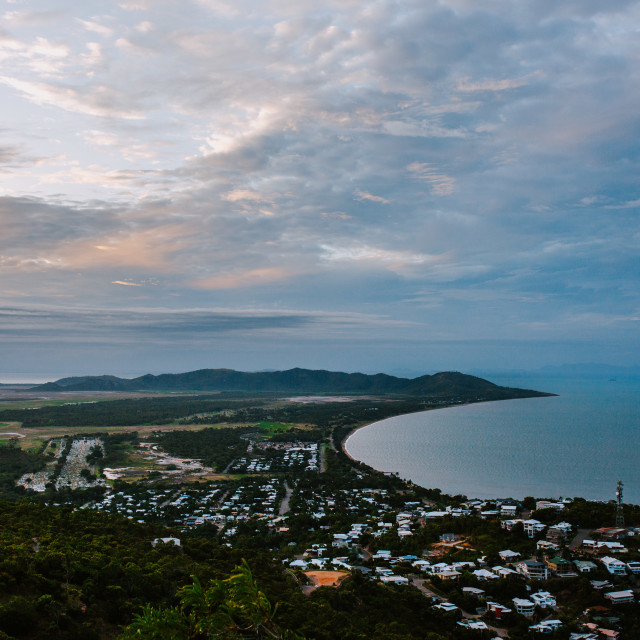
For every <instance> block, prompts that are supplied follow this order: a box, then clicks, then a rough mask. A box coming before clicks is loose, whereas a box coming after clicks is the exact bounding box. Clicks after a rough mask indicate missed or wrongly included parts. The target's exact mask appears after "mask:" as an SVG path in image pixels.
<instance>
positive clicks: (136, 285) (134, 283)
mask: <svg viewBox="0 0 640 640" xmlns="http://www.w3.org/2000/svg"><path fill="white" fill-rule="evenodd" d="M111 284H120V285H122V286H124V287H142V286H143V285H142V284H140V283H139V282H127V281H126V280H114V281H113V282H112V283H111Z"/></svg>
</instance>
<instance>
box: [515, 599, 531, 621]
mask: <svg viewBox="0 0 640 640" xmlns="http://www.w3.org/2000/svg"><path fill="white" fill-rule="evenodd" d="M511 602H513V604H514V606H515V608H516V612H517V613H519V614H520V615H523V616H526V617H527V618H531V617H533V614H534V613H535V610H536V605H535V603H534V602H532V601H531V600H525V599H524V598H514V599H513V600H512V601H511Z"/></svg>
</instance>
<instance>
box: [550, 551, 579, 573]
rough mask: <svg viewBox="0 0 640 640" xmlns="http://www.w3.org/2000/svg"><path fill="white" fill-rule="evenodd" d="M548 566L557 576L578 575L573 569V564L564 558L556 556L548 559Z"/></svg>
mask: <svg viewBox="0 0 640 640" xmlns="http://www.w3.org/2000/svg"><path fill="white" fill-rule="evenodd" d="M547 566H548V567H549V569H550V570H551V571H553V573H555V574H556V575H557V576H575V575H577V574H576V572H575V571H574V569H573V564H572V563H571V562H569V561H568V560H565V559H564V558H561V557H559V556H555V557H554V558H549V559H548V560H547Z"/></svg>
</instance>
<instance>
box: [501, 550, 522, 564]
mask: <svg viewBox="0 0 640 640" xmlns="http://www.w3.org/2000/svg"><path fill="white" fill-rule="evenodd" d="M498 555H499V556H500V557H501V558H502V559H503V560H504V561H505V562H513V561H514V560H517V559H518V558H519V557H520V554H519V553H518V552H517V551H511V549H505V550H504V551H500V552H499V553H498Z"/></svg>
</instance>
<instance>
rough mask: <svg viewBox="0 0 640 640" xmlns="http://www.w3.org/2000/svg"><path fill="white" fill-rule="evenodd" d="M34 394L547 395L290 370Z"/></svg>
mask: <svg viewBox="0 0 640 640" xmlns="http://www.w3.org/2000/svg"><path fill="white" fill-rule="evenodd" d="M31 390H32V391H33V390H38V391H48V392H52V391H54V392H55V391H149V392H154V391H157V392H159V391H164V392H168V391H243V392H258V393H260V392H271V393H293V394H297V393H344V394H396V395H408V396H428V397H443V398H445V397H452V396H458V397H465V398H470V397H476V396H478V397H482V398H483V399H496V400H498V399H503V398H522V397H534V396H545V395H550V394H547V393H543V392H539V391H532V390H528V389H514V388H510V387H500V386H498V385H496V384H493V383H492V382H489V381H488V380H484V379H483V378H478V377H476V376H471V375H467V374H464V373H459V372H457V371H445V372H441V373H436V374H433V375H424V376H420V377H418V378H413V379H410V378H398V377H396V376H390V375H387V374H384V373H378V374H375V375H369V374H364V373H342V372H336V371H323V370H310V369H298V368H296V369H289V370H287V371H260V372H251V373H250V372H242V371H234V370H232V369H200V370H198V371H190V372H187V373H164V374H161V375H151V374H147V375H144V376H140V377H137V378H118V377H117V376H109V375H103V376H81V377H71V378H61V379H60V380H57V381H55V382H47V383H46V384H42V385H37V386H35V387H32V388H31Z"/></svg>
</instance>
